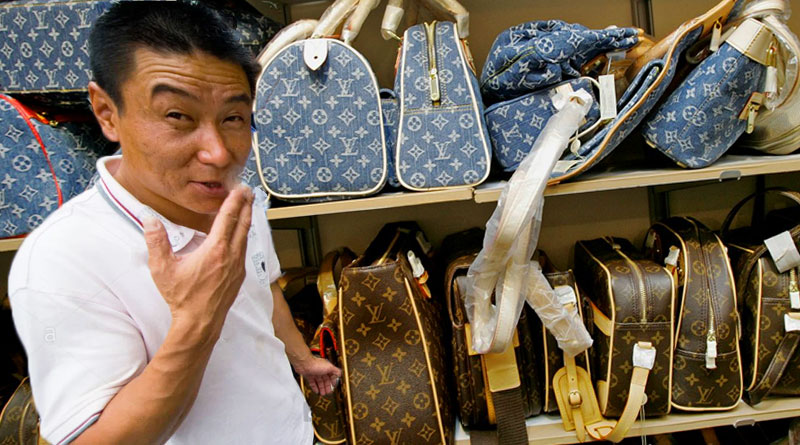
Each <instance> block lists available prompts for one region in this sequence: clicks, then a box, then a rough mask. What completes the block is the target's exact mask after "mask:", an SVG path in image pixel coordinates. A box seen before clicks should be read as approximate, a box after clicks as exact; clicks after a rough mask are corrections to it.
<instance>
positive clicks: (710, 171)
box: [475, 154, 800, 203]
mask: <svg viewBox="0 0 800 445" xmlns="http://www.w3.org/2000/svg"><path fill="white" fill-rule="evenodd" d="M795 170H800V154H794V155H786V156H780V157H778V156H769V157H766V156H736V155H728V156H725V157H723V158H722V159H720V160H719V161H717V162H716V163H714V164H712V165H710V166H708V167H706V168H701V169H693V170H691V169H682V168H679V167H674V168H665V169H658V170H647V169H642V170H632V171H617V172H603V173H594V174H592V173H588V174H586V175H583V176H582V177H581V179H579V180H577V181H574V182H565V183H562V184H557V185H552V186H549V187H547V188H546V189H545V192H544V194H545V196H559V195H570V194H576V193H588V192H600V191H609V190H618V189H629V188H636V187H646V186H653V185H665V184H678V183H688V182H697V181H708V180H720V181H721V180H723V179H739V178H741V177H745V176H753V175H761V174H770V173H783V172H791V171H795ZM503 186H505V182H504V181H503V182H494V183H488V184H483V185H481V186H480V187H478V188H477V189H476V190H475V202H477V203H487V202H495V201H497V199H498V198H499V197H500V192H501V191H502V189H503Z"/></svg>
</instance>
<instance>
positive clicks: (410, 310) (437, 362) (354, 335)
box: [339, 249, 454, 444]
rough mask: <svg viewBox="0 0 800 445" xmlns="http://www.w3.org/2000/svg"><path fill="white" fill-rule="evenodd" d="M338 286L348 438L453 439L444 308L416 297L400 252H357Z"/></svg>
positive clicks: (371, 440) (379, 440) (393, 441)
mask: <svg viewBox="0 0 800 445" xmlns="http://www.w3.org/2000/svg"><path fill="white" fill-rule="evenodd" d="M369 250H370V249H368V251H369ZM370 261H371V260H370ZM339 286H340V289H341V299H340V301H339V314H340V327H341V329H340V331H339V344H340V351H343V357H344V363H343V370H344V375H345V379H346V388H347V389H346V399H347V405H348V406H349V407H350V408H349V412H348V417H349V430H350V433H349V434H350V440H351V441H352V442H353V443H360V444H361V443H365V444H368V443H388V444H401V443H415V444H429V443H430V444H447V443H452V440H453V424H454V422H453V413H452V412H451V409H452V408H451V402H450V398H449V393H448V385H447V378H448V377H447V376H448V375H449V374H450V371H448V370H447V369H446V368H445V360H446V358H445V351H444V347H443V344H442V343H441V332H442V331H441V322H440V315H441V311H440V309H439V303H438V302H436V301H434V300H433V299H426V298H424V297H422V296H421V294H420V292H419V290H418V288H417V286H418V285H417V284H416V281H415V280H414V278H413V275H412V274H411V271H410V268H409V265H408V263H407V262H406V260H405V255H398V258H397V260H393V259H391V258H390V259H389V260H388V261H387V262H385V263H383V264H381V265H369V263H367V260H366V259H365V257H362V258H360V259H359V260H358V261H356V262H355V263H353V264H352V265H350V266H348V267H346V268H345V269H344V270H343V271H342V278H341V281H340V284H339Z"/></svg>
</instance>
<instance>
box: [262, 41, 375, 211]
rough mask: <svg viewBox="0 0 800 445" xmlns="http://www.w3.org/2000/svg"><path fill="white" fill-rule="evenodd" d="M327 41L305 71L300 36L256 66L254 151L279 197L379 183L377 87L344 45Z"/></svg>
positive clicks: (367, 189)
mask: <svg viewBox="0 0 800 445" xmlns="http://www.w3.org/2000/svg"><path fill="white" fill-rule="evenodd" d="M323 40H324V41H325V42H327V58H326V60H325V62H324V64H323V65H322V66H321V67H320V68H319V69H317V70H316V71H312V70H311V69H310V68H308V66H306V64H305V62H304V61H303V52H304V45H305V42H306V41H300V42H296V43H293V44H291V45H289V46H288V47H286V48H284V49H283V50H281V52H280V53H278V55H276V56H275V58H273V59H272V60H271V61H270V62H268V64H267V66H266V67H265V68H264V70H263V71H262V74H261V77H260V78H259V81H258V86H257V91H256V100H255V105H254V109H253V113H254V114H253V116H254V125H255V135H254V146H253V149H254V150H258V153H259V156H260V158H261V171H262V174H263V176H264V180H265V182H266V188H267V189H268V191H269V192H270V193H272V194H273V195H275V196H276V197H278V198H281V199H287V200H291V199H303V198H324V197H345V196H364V195H368V194H371V193H375V192H377V191H379V190H380V189H381V187H383V184H384V183H385V182H386V168H387V166H386V145H385V142H384V136H383V123H382V118H381V105H380V99H379V96H378V86H377V82H376V80H375V76H374V74H373V73H372V68H370V66H369V64H368V63H367V61H366V60H365V59H364V58H363V56H361V55H360V54H359V53H357V52H356V51H355V50H353V49H352V48H351V47H349V46H347V45H345V44H343V43H342V42H340V41H337V40H333V39H323Z"/></svg>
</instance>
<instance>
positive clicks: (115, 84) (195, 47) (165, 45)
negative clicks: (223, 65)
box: [89, 1, 260, 110]
mask: <svg viewBox="0 0 800 445" xmlns="http://www.w3.org/2000/svg"><path fill="white" fill-rule="evenodd" d="M137 48H147V49H150V50H153V51H156V52H163V53H168V54H180V55H184V54H185V55H189V54H192V53H195V52H202V53H206V54H209V55H211V56H214V57H217V58H218V59H220V60H224V61H227V62H232V63H234V64H237V65H239V66H241V67H242V70H244V73H245V75H246V76H247V80H248V81H249V83H250V94H254V92H255V83H256V79H257V77H258V74H259V70H260V68H259V66H258V64H257V63H256V62H255V61H254V60H253V56H252V55H251V53H250V52H249V51H247V50H246V49H245V48H243V47H242V46H241V45H239V43H237V42H236V40H235V39H234V37H233V34H232V33H231V31H230V29H229V28H228V27H227V25H226V24H225V22H223V21H222V19H221V18H220V16H219V15H218V14H217V13H216V12H214V11H212V10H211V9H209V8H207V7H205V6H202V5H197V4H190V3H186V2H182V1H179V2H173V1H122V2H119V3H116V4H114V5H113V6H111V8H109V10H108V11H106V13H105V14H103V15H102V16H101V17H100V18H99V19H98V20H97V22H95V24H94V27H93V28H92V32H91V34H90V36H89V59H90V67H91V69H92V73H93V75H94V80H95V82H97V84H98V85H99V86H100V87H101V88H102V89H103V90H105V91H106V92H107V93H108V95H109V96H110V97H111V100H113V101H114V103H115V104H116V105H117V106H118V107H119V108H120V110H122V108H123V102H122V84H123V83H124V82H125V81H126V80H128V78H129V77H130V76H131V74H132V72H133V69H134V67H133V64H134V59H133V54H134V51H135V50H136V49H137Z"/></svg>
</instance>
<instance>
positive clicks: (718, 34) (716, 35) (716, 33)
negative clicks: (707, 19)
mask: <svg viewBox="0 0 800 445" xmlns="http://www.w3.org/2000/svg"><path fill="white" fill-rule="evenodd" d="M721 40H722V19H717V21H716V22H714V29H713V30H712V31H711V45H710V46H709V47H708V49H709V50H711V52H712V53H713V52H716V51H717V50H718V49H719V45H720V43H722V42H721Z"/></svg>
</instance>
